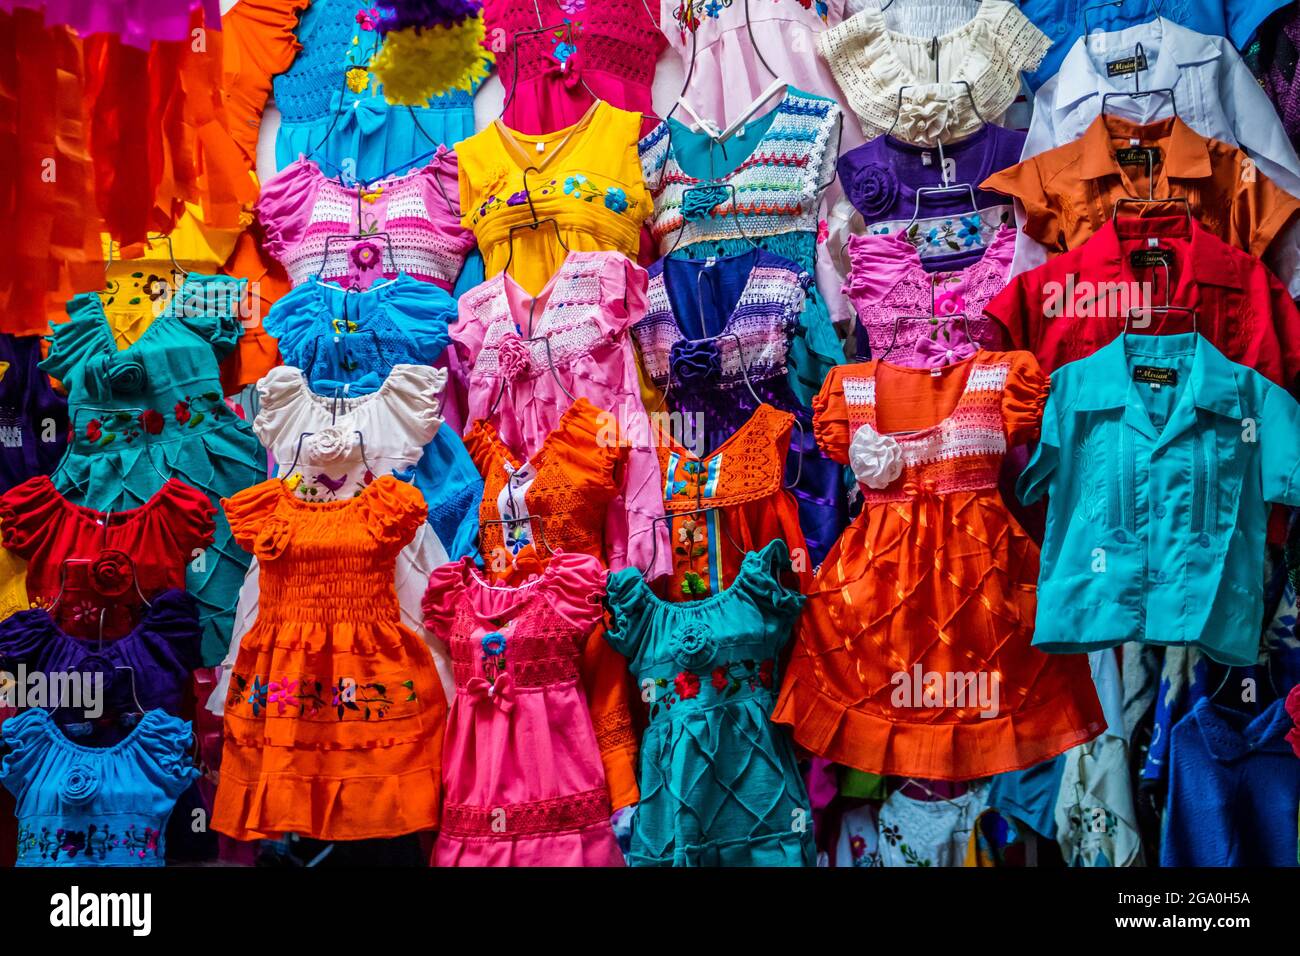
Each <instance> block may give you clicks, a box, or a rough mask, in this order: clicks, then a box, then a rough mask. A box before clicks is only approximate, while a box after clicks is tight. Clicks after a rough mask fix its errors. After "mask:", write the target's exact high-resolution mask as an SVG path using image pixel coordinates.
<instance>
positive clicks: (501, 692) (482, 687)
mask: <svg viewBox="0 0 1300 956" xmlns="http://www.w3.org/2000/svg"><path fill="white" fill-rule="evenodd" d="M465 690H467V691H468V692H469V695H470V697H472V698H474V703H475V704H481V703H486V702H487V701H489V700H490V701H492V702H493V703H494V704H496V705H497V707H499V708H501V712H502V713H503V714H508V713H510V710H511V708H513V707H514V706H515V699H514V698H515V695H514V689H513V687H512V685H511V681H510V675H509V674H498V675H497V678H496V680H494V681H488V680H486V679H485V678H482V677H471V678H470V679H469V683H467V684H466V685H465Z"/></svg>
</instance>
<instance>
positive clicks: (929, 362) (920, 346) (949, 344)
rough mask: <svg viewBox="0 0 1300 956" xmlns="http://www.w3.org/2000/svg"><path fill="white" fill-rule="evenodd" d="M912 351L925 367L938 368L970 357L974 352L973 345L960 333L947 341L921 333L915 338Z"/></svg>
mask: <svg viewBox="0 0 1300 956" xmlns="http://www.w3.org/2000/svg"><path fill="white" fill-rule="evenodd" d="M912 351H913V352H914V353H915V355H916V357H917V358H918V359H920V361H921V365H922V366H924V367H925V368H938V367H941V366H944V365H951V364H952V363H953V362H960V361H962V360H963V359H967V358H970V356H972V355H974V354H975V346H974V345H973V344H971V342H970V341H969V340H968V339H967V338H966V336H965V335H964V334H962V333H957V334H955V335H954V336H953V337H952V338H950V339H948V340H947V341H940V340H939V339H932V338H930V336H928V335H925V334H922V335H920V336H919V337H918V338H917V340H916V345H914V346H913V348H912Z"/></svg>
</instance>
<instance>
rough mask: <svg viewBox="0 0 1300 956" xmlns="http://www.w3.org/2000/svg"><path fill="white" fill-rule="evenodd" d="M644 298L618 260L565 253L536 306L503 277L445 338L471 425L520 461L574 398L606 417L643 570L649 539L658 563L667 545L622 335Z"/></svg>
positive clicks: (466, 298)
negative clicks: (620, 456) (617, 440)
mask: <svg viewBox="0 0 1300 956" xmlns="http://www.w3.org/2000/svg"><path fill="white" fill-rule="evenodd" d="M645 290H646V273H645V270H643V269H642V268H640V267H639V266H637V265H636V264H635V263H633V262H631V261H630V260H629V259H628V258H627V257H626V256H624V255H623V254H622V253H618V252H572V253H570V254H569V255H568V256H566V257H565V259H564V261H563V263H562V264H561V265H560V268H559V271H557V272H556V273H555V275H554V276H552V278H551V281H550V282H548V283H547V284H546V287H545V288H544V289H543V290H542V291H541V293H540V294H539V295H538V296H537V297H536V298H532V297H530V296H529V295H528V293H527V292H525V291H524V290H522V289H521V288H520V287H519V284H518V283H517V282H516V281H515V280H514V279H513V278H512V277H510V276H509V275H508V274H506V273H504V272H503V273H499V274H498V275H497V276H495V277H493V278H491V279H489V280H488V281H487V282H485V283H483V285H481V286H479V287H478V288H476V289H471V290H470V291H469V292H466V293H465V294H464V295H462V296H461V298H460V303H459V306H460V318H459V319H458V321H457V322H456V325H455V326H453V327H452V330H451V335H452V339H453V341H454V342H455V346H456V349H457V352H458V353H459V356H460V363H461V366H462V367H463V368H466V369H468V378H469V381H468V391H469V416H470V418H471V420H473V421H485V422H488V423H489V424H491V425H492V427H493V429H494V430H495V431H496V434H497V437H498V438H499V439H500V440H501V441H502V442H503V443H504V444H505V445H506V446H507V447H509V448H513V449H516V450H518V451H519V452H520V453H521V454H523V455H524V457H528V456H529V455H531V454H532V453H533V452H534V451H535V450H536V449H537V448H538V447H539V446H540V445H541V444H542V443H543V442H544V441H545V439H546V437H547V436H548V435H549V434H550V433H551V432H552V430H553V429H555V427H556V426H557V425H558V424H559V420H560V416H561V415H563V413H564V412H565V410H566V409H568V408H569V407H570V406H571V405H572V403H573V396H582V397H583V398H586V399H587V400H588V401H590V402H591V403H592V404H593V405H595V406H596V407H597V408H599V409H602V410H605V411H608V412H609V413H611V415H612V419H613V422H614V424H616V426H617V428H618V431H619V432H620V433H621V434H622V435H624V436H625V437H626V441H627V443H628V446H629V447H628V450H627V466H626V469H625V470H623V471H622V473H621V475H620V476H619V477H620V479H621V482H622V483H621V485H620V488H619V496H618V498H617V499H616V501H615V503H614V505H613V509H614V511H615V512H616V513H620V514H622V515H623V516H624V517H625V520H626V525H627V526H626V529H625V530H623V531H620V536H622V535H626V539H627V553H626V558H625V559H626V561H627V562H628V563H629V564H631V565H633V566H635V567H638V568H644V569H647V570H648V569H649V567H650V564H649V562H650V556H651V554H652V552H653V551H654V547H653V544H652V536H653V535H654V534H656V533H657V534H659V535H660V536H661V537H662V538H663V540H661V541H660V543H659V544H660V549H659V550H660V552H661V553H662V552H663V551H664V550H665V547H664V546H665V545H666V543H667V538H666V537H664V535H665V534H666V532H665V530H664V526H663V524H662V522H661V523H660V524H659V525H658V526H656V525H655V524H654V519H655V518H656V517H658V516H660V515H662V514H663V498H662V496H661V495H660V493H659V487H660V479H659V460H658V458H657V456H656V455H655V451H654V448H653V447H651V436H650V431H649V422H648V420H647V419H646V413H645V408H644V406H643V405H642V404H641V398H640V394H639V388H638V383H637V362H636V350H635V347H634V345H633V343H632V338H631V336H630V335H629V327H630V325H631V324H632V323H633V322H635V321H636V320H637V318H638V317H639V316H641V315H642V314H643V313H644V311H645ZM542 337H545V341H536V340H537V339H540V338H542ZM528 339H534V341H531V342H530V341H527V340H528ZM656 528H657V530H656Z"/></svg>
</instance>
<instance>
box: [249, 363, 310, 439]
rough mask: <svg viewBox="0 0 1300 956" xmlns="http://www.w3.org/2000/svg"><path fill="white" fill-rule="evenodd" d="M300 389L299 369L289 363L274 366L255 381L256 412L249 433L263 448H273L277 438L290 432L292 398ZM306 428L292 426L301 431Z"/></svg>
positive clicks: (301, 389) (293, 416)
mask: <svg viewBox="0 0 1300 956" xmlns="http://www.w3.org/2000/svg"><path fill="white" fill-rule="evenodd" d="M302 391H303V374H302V370H301V369H299V368H296V367H295V366H293V365H277V366H276V367H275V368H273V369H271V371H269V372H267V373H266V374H265V375H263V376H262V377H261V378H260V379H258V381H257V415H255V416H254V418H253V433H254V434H255V435H257V440H258V441H260V442H261V443H262V446H263V447H264V448H269V449H271V450H272V451H274V450H275V449H276V448H277V447H278V445H279V442H280V437H281V436H282V435H284V434H285V433H286V432H294V431H295V427H294V425H293V420H294V418H295V417H296V416H295V414H294V409H295V408H296V405H297V402H296V399H297V398H298V397H299V396H300V395H301V394H302ZM307 430H308V429H307V428H306V427H305V426H304V427H302V428H298V429H296V431H297V432H298V433H299V434H301V433H302V432H303V431H307Z"/></svg>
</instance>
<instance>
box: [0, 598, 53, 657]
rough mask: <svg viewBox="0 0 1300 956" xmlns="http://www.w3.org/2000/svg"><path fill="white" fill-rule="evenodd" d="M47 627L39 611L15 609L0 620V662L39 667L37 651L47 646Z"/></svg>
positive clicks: (46, 621) (49, 624)
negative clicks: (15, 610) (17, 610)
mask: <svg viewBox="0 0 1300 956" xmlns="http://www.w3.org/2000/svg"><path fill="white" fill-rule="evenodd" d="M51 626H52V622H51V621H50V616H49V614H48V613H46V612H45V611H43V610H26V611H19V612H18V613H17V614H12V615H10V616H9V617H7V618H5V619H4V620H3V621H0V665H3V666H4V667H5V668H6V669H8V668H13V667H17V665H19V664H22V665H24V666H26V667H27V668H28V669H29V670H39V669H40V668H39V665H38V662H39V661H40V659H41V652H42V651H43V650H45V649H46V648H48V647H49V646H50V627H51Z"/></svg>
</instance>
